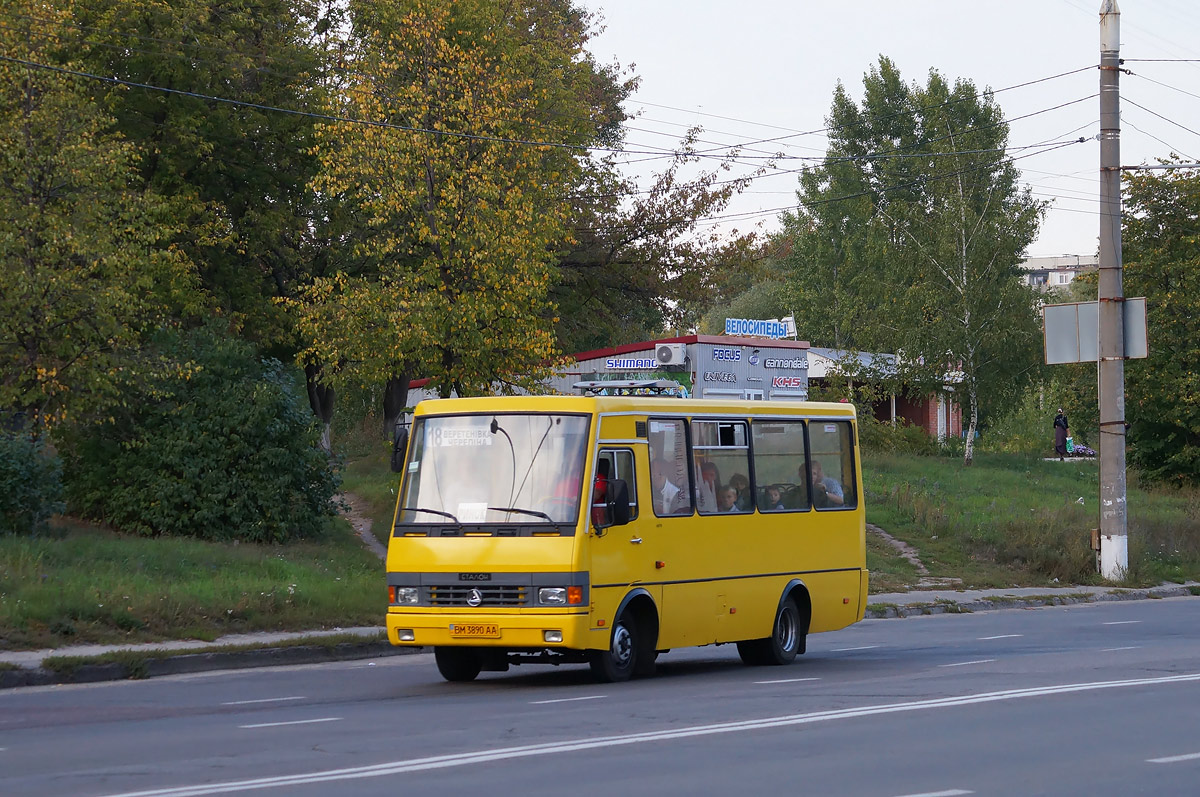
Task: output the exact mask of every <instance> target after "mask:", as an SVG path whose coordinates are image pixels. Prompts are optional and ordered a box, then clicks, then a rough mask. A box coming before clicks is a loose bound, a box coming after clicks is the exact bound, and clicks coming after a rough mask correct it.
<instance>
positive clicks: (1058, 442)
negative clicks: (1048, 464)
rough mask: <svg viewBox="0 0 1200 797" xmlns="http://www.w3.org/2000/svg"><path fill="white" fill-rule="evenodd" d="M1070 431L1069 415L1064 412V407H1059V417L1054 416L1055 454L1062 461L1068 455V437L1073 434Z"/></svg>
mask: <svg viewBox="0 0 1200 797" xmlns="http://www.w3.org/2000/svg"><path fill="white" fill-rule="evenodd" d="M1070 429H1071V426H1070V424H1068V423H1067V415H1066V413H1064V412H1063V411H1062V407H1059V408H1058V415H1055V416H1054V453H1056V454H1058V458H1059V460H1060V461H1061V460H1062V458H1063V457H1064V456H1066V454H1067V435H1069V434H1070V433H1071V431H1070Z"/></svg>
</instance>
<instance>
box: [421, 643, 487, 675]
mask: <svg viewBox="0 0 1200 797" xmlns="http://www.w3.org/2000/svg"><path fill="white" fill-rule="evenodd" d="M433 660H434V661H435V662H437V668H438V672H440V673H441V674H442V677H443V678H445V679H446V680H447V681H454V682H458V681H474V680H475V677H476V676H477V675H479V671H480V670H482V669H483V657H482V656H480V655H479V653H477V652H476V651H474V650H472V649H471V648H434V649H433Z"/></svg>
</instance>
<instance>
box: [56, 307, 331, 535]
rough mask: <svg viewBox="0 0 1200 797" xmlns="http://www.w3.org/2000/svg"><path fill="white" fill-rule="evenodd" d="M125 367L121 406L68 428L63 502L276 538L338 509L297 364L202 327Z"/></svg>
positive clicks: (197, 528)
mask: <svg viewBox="0 0 1200 797" xmlns="http://www.w3.org/2000/svg"><path fill="white" fill-rule="evenodd" d="M156 356H157V358H158V359H156V360H154V361H153V362H151V363H150V364H146V365H143V367H142V368H130V369H128V370H129V376H128V377H127V380H126V383H125V385H124V388H123V395H122V397H121V401H120V407H121V409H120V411H118V412H116V413H114V414H113V415H112V416H111V417H110V418H107V419H105V420H104V421H103V422H100V423H97V424H93V425H89V426H83V427H77V428H75V429H74V430H71V431H70V432H68V433H67V434H66V435H65V436H64V445H63V453H64V464H65V485H66V490H67V498H68V502H69V506H70V508H71V510H72V511H73V512H75V513H77V514H79V515H81V516H83V517H87V518H90V519H93V520H98V521H101V522H104V523H107V524H109V525H111V526H113V527H114V528H116V529H119V530H122V531H129V532H135V533H138V534H143V535H147V536H154V535H160V534H170V535H184V536H190V537H198V538H201V539H207V540H243V541H249V542H281V541H285V540H289V539H294V538H297V537H306V536H312V535H314V534H317V533H319V532H320V531H322V530H323V529H324V528H325V519H326V518H327V517H329V516H331V515H333V514H334V513H335V511H336V509H335V503H334V495H335V493H336V490H337V486H338V479H337V475H336V472H335V471H334V469H333V468H332V467H331V465H330V462H329V461H328V459H327V458H326V457H325V455H324V454H323V453H322V452H321V451H320V449H319V448H318V441H319V439H320V430H319V428H318V425H317V424H316V422H315V419H314V418H313V416H312V414H311V412H310V411H309V409H308V405H307V402H306V401H305V400H304V399H303V398H302V397H301V396H302V394H301V390H300V388H299V386H298V384H297V380H296V379H295V378H294V375H289V373H288V372H287V371H286V370H285V369H284V367H283V366H282V365H281V364H280V363H279V362H277V361H274V360H259V359H257V358H256V357H255V355H254V353H253V351H252V350H251V349H250V348H249V347H248V346H247V345H246V344H244V343H242V342H240V341H237V340H234V339H232V338H230V337H228V336H227V335H223V334H222V333H220V332H218V331H216V330H214V329H212V328H206V329H202V330H199V331H194V332H191V333H187V334H180V333H172V334H169V335H166V336H165V337H164V338H163V339H162V340H160V341H159V342H158V345H157V349H156Z"/></svg>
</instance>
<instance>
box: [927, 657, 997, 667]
mask: <svg viewBox="0 0 1200 797" xmlns="http://www.w3.org/2000/svg"><path fill="white" fill-rule="evenodd" d="M993 661H995V659H976V660H975V661H959V662H955V663H954V664H939V665H938V666H939V667H966V666H967V665H968V664H990V663H991V662H993Z"/></svg>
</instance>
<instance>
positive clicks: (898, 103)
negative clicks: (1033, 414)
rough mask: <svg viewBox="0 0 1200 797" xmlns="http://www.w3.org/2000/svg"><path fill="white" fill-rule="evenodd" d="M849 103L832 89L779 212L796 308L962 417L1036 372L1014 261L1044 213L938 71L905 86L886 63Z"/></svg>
mask: <svg viewBox="0 0 1200 797" xmlns="http://www.w3.org/2000/svg"><path fill="white" fill-rule="evenodd" d="M864 87H865V96H864V99H863V103H862V107H861V109H859V108H856V107H855V106H854V104H853V103H852V102H851V101H850V99H849V97H848V96H847V95H846V93H845V91H844V89H843V88H842V87H840V86H839V87H838V90H837V91H836V92H835V96H834V103H833V110H832V112H831V115H830V123H831V126H832V128H833V129H832V132H831V134H830V149H829V157H828V159H827V161H826V163H825V164H824V165H822V166H820V167H817V168H815V169H812V170H808V171H806V172H805V174H804V175H803V176H802V178H801V190H800V192H799V198H800V204H801V207H800V210H799V211H798V212H797V214H796V215H795V216H793V217H791V218H789V219H787V220H786V221H787V225H788V229H789V231H791V232H792V233H793V234H794V235H795V237H796V239H797V246H796V250H795V256H794V258H793V261H792V263H793V279H794V282H795V290H796V293H795V297H794V299H795V303H796V304H797V305H798V306H797V308H796V309H797V313H801V312H802V311H801V307H803V308H804V310H803V312H804V313H805V316H804V317H805V318H806V319H811V318H812V317H813V315H814V313H816V311H817V310H818V309H819V310H820V311H821V312H826V308H828V311H827V315H828V317H829V321H828V322H826V324H825V325H824V326H823V327H820V331H822V332H824V333H826V334H830V333H831V334H832V335H833V342H834V344H835V345H837V346H841V347H846V348H850V349H859V350H862V349H873V350H876V351H892V352H895V353H898V354H900V355H901V356H900V367H901V374H900V376H901V378H902V379H903V380H904V381H905V382H906V383H908V384H909V385H910V386H912V387H913V388H915V389H917V390H922V391H924V390H930V389H935V388H937V387H939V386H940V385H942V384H944V383H945V382H946V381H947V380H948V379H949V380H951V381H953V382H954V383H955V385H956V390H957V391H958V395H959V396H961V401H962V404H963V406H964V409H965V411H966V414H967V422H966V426H967V429H966V434H967V442H966V446H965V448H964V461H965V462H967V463H968V464H969V463H970V462H971V460H972V458H973V452H974V432H975V430H976V428H977V427H978V424H979V419H980V415H981V410H983V411H986V410H987V409H990V408H996V407H1003V406H1004V405H1005V404H1007V403H1010V402H1011V401H1012V400H1013V398H1014V397H1015V396H1017V395H1019V393H1020V389H1021V388H1022V386H1023V385H1024V384H1026V383H1028V381H1029V380H1030V378H1031V377H1032V376H1033V375H1034V374H1035V373H1036V366H1037V362H1038V349H1039V343H1040V333H1039V326H1038V320H1037V315H1036V312H1035V297H1034V295H1033V293H1032V292H1031V291H1030V290H1029V289H1028V288H1027V287H1026V286H1024V285H1023V284H1022V282H1021V277H1020V273H1019V268H1018V266H1019V263H1020V262H1021V257H1022V254H1023V252H1024V251H1025V249H1026V247H1027V246H1028V245H1029V243H1030V242H1031V241H1032V240H1033V238H1034V236H1035V235H1036V232H1037V228H1038V224H1039V221H1040V217H1041V214H1042V210H1043V205H1042V203H1039V202H1037V201H1035V200H1034V199H1033V198H1032V197H1031V195H1030V193H1029V191H1028V189H1024V190H1022V189H1021V188H1020V187H1019V185H1018V172H1017V170H1016V167H1015V166H1014V165H1013V163H1012V161H1011V160H1009V159H1007V158H1006V157H1005V156H1004V149H1005V147H1006V145H1007V140H1008V125H1007V123H1006V122H1005V121H1004V118H1003V114H1002V113H1001V110H1000V108H999V106H998V105H997V104H996V103H995V100H994V98H993V97H992V95H991V94H990V93H989V92H982V93H981V92H979V91H978V90H977V89H976V88H975V86H974V85H973V84H972V83H971V82H970V81H967V80H959V81H956V82H955V83H954V85H953V86H951V85H950V84H948V83H947V82H946V81H945V80H944V79H943V78H942V77H941V76H940V75H939V74H938V73H937V72H936V71H932V72H931V73H930V75H929V78H928V81H927V82H926V84H925V85H924V86H920V85H917V84H913V85H911V86H909V85H906V84H905V83H903V81H902V80H901V79H900V75H899V72H898V71H897V70H896V68H895V66H894V65H893V64H892V63H891V61H889V60H888V59H887V58H881V59H880V61H879V65H878V67H876V68H873V69H872V70H871V71H870V72H869V73H868V74H867V76H866V77H865V79H864Z"/></svg>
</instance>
